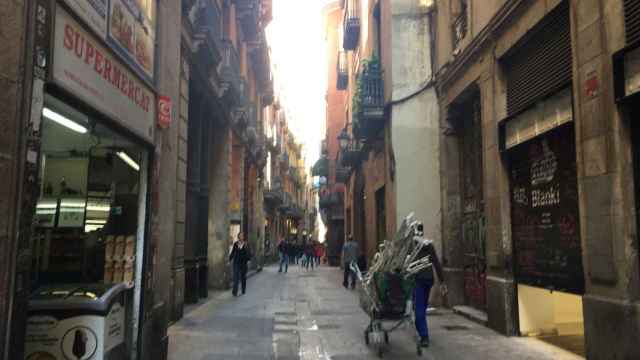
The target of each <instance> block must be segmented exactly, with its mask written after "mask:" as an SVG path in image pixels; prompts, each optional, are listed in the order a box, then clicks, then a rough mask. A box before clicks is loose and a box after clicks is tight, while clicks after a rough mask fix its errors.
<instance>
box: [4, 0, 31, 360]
mask: <svg viewBox="0 0 640 360" xmlns="http://www.w3.org/2000/svg"><path fill="white" fill-rule="evenodd" d="M27 7H28V6H27V2H26V1H3V2H2V3H0V54H2V55H1V56H0V88H1V89H3V90H2V95H0V109H2V112H1V113H0V173H1V174H3V178H4V179H5V182H4V186H2V187H0V359H5V358H6V353H5V351H8V349H6V348H5V345H6V344H7V343H8V338H9V335H10V333H11V331H10V330H9V329H8V328H7V327H8V325H9V324H10V321H9V320H10V318H11V314H12V313H13V310H14V309H15V305H14V308H13V309H12V307H11V306H12V305H11V304H12V299H13V292H14V289H13V276H14V265H15V261H14V260H15V259H14V254H15V252H14V251H15V246H16V240H17V236H16V235H17V231H16V228H15V222H16V216H17V211H16V204H17V201H18V194H20V193H21V190H20V188H21V187H20V186H19V185H18V184H19V183H20V181H19V167H18V163H19V159H21V156H20V150H19V149H20V142H19V139H20V133H21V131H20V127H21V126H20V124H22V123H23V116H24V114H25V113H24V106H23V103H22V99H23V91H24V87H23V81H24V76H25V73H24V72H23V70H24V66H25V65H24V61H25V59H24V58H23V56H24V47H25V45H26V41H27V39H26V34H27V32H26V31H25V28H26V27H27V26H26V24H27V21H26V15H27ZM14 335H17V334H14Z"/></svg>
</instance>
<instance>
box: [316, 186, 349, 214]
mask: <svg viewBox="0 0 640 360" xmlns="http://www.w3.org/2000/svg"><path fill="white" fill-rule="evenodd" d="M342 201H343V193H342V192H336V191H332V192H328V193H325V194H321V195H320V198H319V202H318V205H319V206H320V209H325V210H326V209H329V208H331V207H334V206H336V205H341V204H342Z"/></svg>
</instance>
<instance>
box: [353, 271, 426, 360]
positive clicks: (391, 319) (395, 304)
mask: <svg viewBox="0 0 640 360" xmlns="http://www.w3.org/2000/svg"><path fill="white" fill-rule="evenodd" d="M351 270H352V271H354V272H355V273H356V276H357V277H358V280H359V282H360V287H359V295H360V306H361V307H362V309H363V310H364V311H365V312H366V313H367V315H369V318H370V320H369V325H367V327H366V328H365V330H364V341H365V344H367V345H372V346H373V347H374V348H375V350H376V353H377V354H378V357H380V358H382V357H383V355H384V352H385V350H386V348H387V346H389V345H390V344H389V334H390V333H392V332H393V331H395V330H397V329H399V328H400V327H401V326H402V325H408V326H409V327H410V328H412V329H413V326H412V324H413V322H414V316H415V315H414V311H413V306H407V303H408V302H409V300H411V297H409V298H408V299H407V297H406V296H394V297H393V298H391V299H390V298H387V301H386V302H385V303H383V304H379V303H378V301H377V300H376V299H378V291H380V290H379V289H378V287H377V286H375V285H374V286H368V285H369V284H370V282H374V284H375V280H374V279H371V278H370V277H369V276H368V275H367V274H363V273H362V272H360V270H359V268H358V266H357V264H355V263H352V264H351ZM394 281H402V277H400V276H397V277H392V282H394ZM396 285H397V284H396ZM396 289H397V286H396ZM371 290H373V291H371ZM395 295H398V294H395ZM414 331H415V330H414ZM414 339H416V351H417V353H418V356H422V347H421V346H420V339H419V337H418V336H417V335H416V336H414Z"/></svg>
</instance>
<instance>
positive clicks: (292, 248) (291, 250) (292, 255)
mask: <svg viewBox="0 0 640 360" xmlns="http://www.w3.org/2000/svg"><path fill="white" fill-rule="evenodd" d="M287 253H288V255H289V264H290V265H294V264H295V260H296V244H294V243H293V242H292V241H291V239H289V241H287Z"/></svg>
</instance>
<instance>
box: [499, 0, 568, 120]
mask: <svg viewBox="0 0 640 360" xmlns="http://www.w3.org/2000/svg"><path fill="white" fill-rule="evenodd" d="M569 22H570V20H569V2H568V1H563V2H562V3H561V4H560V5H558V7H557V8H555V9H554V10H552V11H551V12H550V13H549V14H548V15H547V16H546V17H545V18H544V19H543V20H542V21H540V23H539V24H537V25H536V26H535V27H534V28H533V29H532V30H531V31H530V32H529V33H528V34H527V35H525V37H524V38H523V39H522V40H521V41H520V42H519V43H518V44H516V46H514V49H512V50H511V51H509V53H508V54H507V55H506V56H505V57H504V58H503V59H502V60H501V61H502V63H503V65H504V69H505V72H506V75H507V113H508V115H509V116H511V115H515V114H517V113H519V112H521V111H522V110H524V109H526V108H528V107H529V106H531V105H532V104H534V103H536V102H538V101H540V100H541V99H543V98H545V97H546V96H548V95H550V94H551V93H554V92H556V91H558V90H560V89H561V88H563V87H564V86H566V85H567V84H568V83H570V82H571V61H572V60H571V30H570V27H569Z"/></svg>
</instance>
